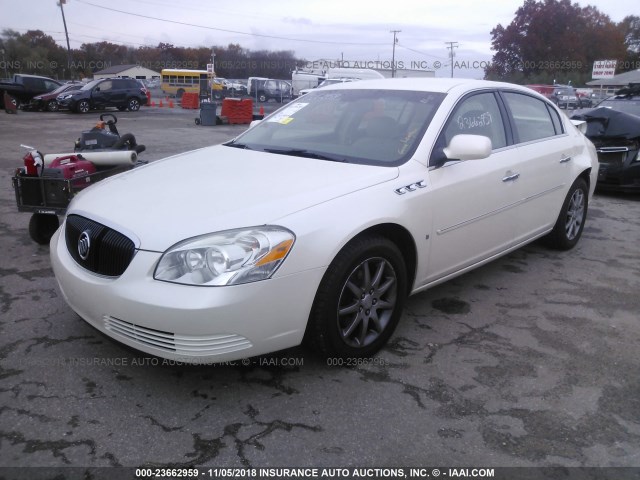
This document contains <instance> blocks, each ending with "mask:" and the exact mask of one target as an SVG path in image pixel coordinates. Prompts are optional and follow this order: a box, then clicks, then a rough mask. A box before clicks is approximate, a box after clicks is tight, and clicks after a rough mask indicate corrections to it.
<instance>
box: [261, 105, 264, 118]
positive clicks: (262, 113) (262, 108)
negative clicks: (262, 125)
mask: <svg viewBox="0 0 640 480" xmlns="http://www.w3.org/2000/svg"><path fill="white" fill-rule="evenodd" d="M260 115H262V116H263V117H264V107H263V106H262V105H260Z"/></svg>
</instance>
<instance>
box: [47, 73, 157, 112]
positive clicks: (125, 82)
mask: <svg viewBox="0 0 640 480" xmlns="http://www.w3.org/2000/svg"><path fill="white" fill-rule="evenodd" d="M56 100H57V101H58V103H59V104H60V106H61V107H65V108H68V109H69V110H72V111H74V112H79V113H87V112H88V111H89V110H91V109H94V108H99V109H101V108H106V107H117V108H118V110H130V111H132V112H135V111H138V110H139V109H140V106H141V105H145V104H146V103H147V94H146V91H145V87H144V86H143V85H142V84H141V83H140V82H138V81H137V80H136V79H134V78H101V79H99V80H94V81H92V82H89V83H87V84H86V85H85V86H84V87H82V88H81V89H80V90H78V91H76V92H71V93H63V94H62V95H58V97H57V98H56Z"/></svg>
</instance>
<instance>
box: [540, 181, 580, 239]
mask: <svg viewBox="0 0 640 480" xmlns="http://www.w3.org/2000/svg"><path fill="white" fill-rule="evenodd" d="M588 207H589V187H588V185H587V182H585V181H584V179H583V178H578V179H576V181H575V182H573V185H571V188H570V189H569V193H567V196H566V198H565V200H564V203H563V204H562V208H561V209H560V215H558V219H557V220H556V224H555V225H554V227H553V230H552V231H551V232H550V233H549V234H548V235H547V236H546V237H545V238H544V241H545V243H546V244H547V246H549V247H551V248H554V249H556V250H570V249H572V248H573V247H575V246H576V244H577V243H578V240H580V237H581V236H582V230H583V229H584V223H585V220H586V218H587V209H588Z"/></svg>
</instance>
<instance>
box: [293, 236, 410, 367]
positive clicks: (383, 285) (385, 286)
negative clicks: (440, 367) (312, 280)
mask: <svg viewBox="0 0 640 480" xmlns="http://www.w3.org/2000/svg"><path fill="white" fill-rule="evenodd" d="M406 296H407V273H406V265H405V261H404V258H403V256H402V254H401V253H400V250H399V249H398V247H397V246H396V245H395V244H394V243H393V242H392V241H391V240H389V239H387V238H385V237H382V236H379V235H367V236H363V237H357V238H355V239H354V240H352V241H351V242H349V243H348V244H347V245H346V246H345V247H344V248H343V249H342V250H341V251H340V252H339V253H338V255H337V256H336V258H335V259H334V260H333V262H331V265H329V268H328V269H327V271H326V272H325V274H324V277H323V278H322V281H321V282H320V286H319V287H318V291H317V292H316V297H315V299H314V301H313V306H312V309H311V314H310V316H309V323H308V325H307V330H306V332H305V343H306V344H307V345H309V346H310V347H312V348H313V349H315V350H317V351H318V352H319V353H321V354H322V355H324V356H325V357H336V358H362V357H369V356H371V355H373V354H374V353H376V352H377V351H378V350H380V348H382V346H383V345H384V344H385V343H386V342H387V340H388V339H389V337H390V336H391V334H392V333H393V331H394V330H395V328H396V325H397V324H398V321H399V320H400V315H401V314H402V309H403V307H404V302H405V299H406Z"/></svg>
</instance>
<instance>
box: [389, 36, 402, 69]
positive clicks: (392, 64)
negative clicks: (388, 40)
mask: <svg viewBox="0 0 640 480" xmlns="http://www.w3.org/2000/svg"><path fill="white" fill-rule="evenodd" d="M401 31H402V30H391V33H393V54H392V56H391V78H394V77H395V76H396V43H398V39H397V38H396V35H397V34H398V33H400V32H401Z"/></svg>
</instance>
